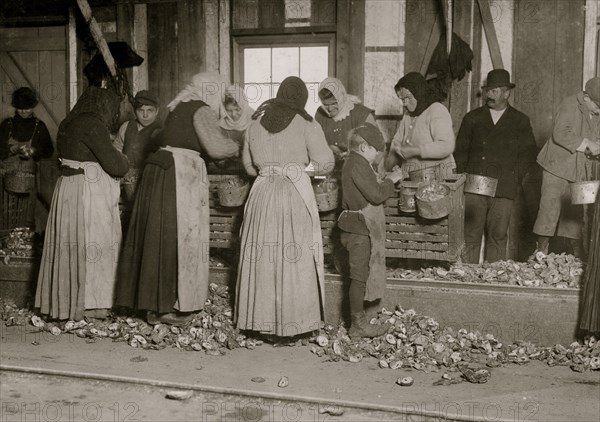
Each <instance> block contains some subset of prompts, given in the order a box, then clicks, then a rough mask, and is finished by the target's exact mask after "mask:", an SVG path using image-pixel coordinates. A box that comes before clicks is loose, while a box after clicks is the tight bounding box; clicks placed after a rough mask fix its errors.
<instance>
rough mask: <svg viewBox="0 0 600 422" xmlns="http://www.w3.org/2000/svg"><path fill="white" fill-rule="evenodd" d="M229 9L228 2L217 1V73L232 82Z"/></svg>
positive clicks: (226, 0)
mask: <svg viewBox="0 0 600 422" xmlns="http://www.w3.org/2000/svg"><path fill="white" fill-rule="evenodd" d="M230 27H231V9H230V5H229V1H228V0H219V73H220V74H221V75H223V76H225V77H226V78H227V80H233V75H232V74H231V65H230V60H231V38H230V36H229V30H230Z"/></svg>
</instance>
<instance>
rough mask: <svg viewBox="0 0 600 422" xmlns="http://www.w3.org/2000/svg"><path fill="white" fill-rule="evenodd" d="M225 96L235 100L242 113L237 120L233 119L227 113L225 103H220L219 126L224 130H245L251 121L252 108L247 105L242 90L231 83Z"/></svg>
mask: <svg viewBox="0 0 600 422" xmlns="http://www.w3.org/2000/svg"><path fill="white" fill-rule="evenodd" d="M225 97H231V98H233V99H234V100H235V102H236V103H237V104H238V106H239V107H240V109H241V110H242V115H241V116H240V118H239V119H238V120H233V119H232V118H231V116H230V115H229V114H227V110H225V105H224V104H223V103H221V119H220V120H219V126H221V127H222V128H223V129H225V130H246V129H247V128H248V126H249V125H250V123H251V122H252V114H254V109H252V108H251V107H250V106H249V105H248V100H247V99H246V94H244V90H243V89H242V88H241V87H240V86H239V85H231V86H230V87H229V88H227V90H226V91H225Z"/></svg>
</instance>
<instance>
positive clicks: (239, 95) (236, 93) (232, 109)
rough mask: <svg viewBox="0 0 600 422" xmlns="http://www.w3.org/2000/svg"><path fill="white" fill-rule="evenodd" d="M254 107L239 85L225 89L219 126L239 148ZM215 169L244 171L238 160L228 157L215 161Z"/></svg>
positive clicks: (230, 171)
mask: <svg viewBox="0 0 600 422" xmlns="http://www.w3.org/2000/svg"><path fill="white" fill-rule="evenodd" d="M253 113H254V109H252V108H251V107H250V106H249V105H248V100H247V99H246V95H245V94H244V90H243V89H242V88H241V87H240V86H239V85H231V86H230V87H229V88H227V90H226V91H225V98H224V99H223V102H222V103H221V118H220V119H219V126H220V127H221V131H222V132H223V134H224V135H225V137H227V138H229V139H231V140H232V141H235V142H236V143H237V144H238V145H239V147H240V149H241V148H242V145H243V144H244V136H245V135H246V129H248V126H249V125H250V122H252V114H253ZM215 165H216V167H217V169H216V171H218V172H219V173H227V174H230V173H238V172H244V169H243V167H242V165H241V162H240V160H238V159H229V160H222V161H218V162H215Z"/></svg>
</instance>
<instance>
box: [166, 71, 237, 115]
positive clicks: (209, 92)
mask: <svg viewBox="0 0 600 422" xmlns="http://www.w3.org/2000/svg"><path fill="white" fill-rule="evenodd" d="M228 86H229V83H228V82H227V81H226V80H225V78H223V77H222V76H221V75H219V74H218V73H216V72H202V73H198V74H196V75H194V76H193V77H192V80H191V82H190V83H189V84H187V85H186V86H185V88H183V89H182V90H181V91H180V92H179V94H177V96H176V97H175V99H174V100H173V101H171V102H170V103H169V104H168V105H167V108H168V109H169V111H173V110H174V109H175V107H177V105H178V104H179V103H187V102H189V101H204V102H205V103H206V104H208V106H209V107H210V108H211V109H212V110H213V111H214V112H215V113H217V115H219V112H220V108H221V103H222V102H223V100H224V99H225V90H226V88H227V87H228Z"/></svg>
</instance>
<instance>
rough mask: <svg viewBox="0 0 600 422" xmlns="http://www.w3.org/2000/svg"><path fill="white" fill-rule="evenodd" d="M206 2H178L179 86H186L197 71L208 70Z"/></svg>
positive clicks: (188, 0) (186, 0) (190, 0)
mask: <svg viewBox="0 0 600 422" xmlns="http://www.w3.org/2000/svg"><path fill="white" fill-rule="evenodd" d="M204 7H205V3H204V2H197V1H192V0H183V1H180V2H178V3H177V55H178V62H179V72H178V73H179V86H180V87H184V86H185V85H186V84H187V83H188V82H189V81H190V79H191V78H192V76H194V75H195V74H196V73H198V72H201V71H205V70H206V36H205V30H206V20H205V15H204Z"/></svg>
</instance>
